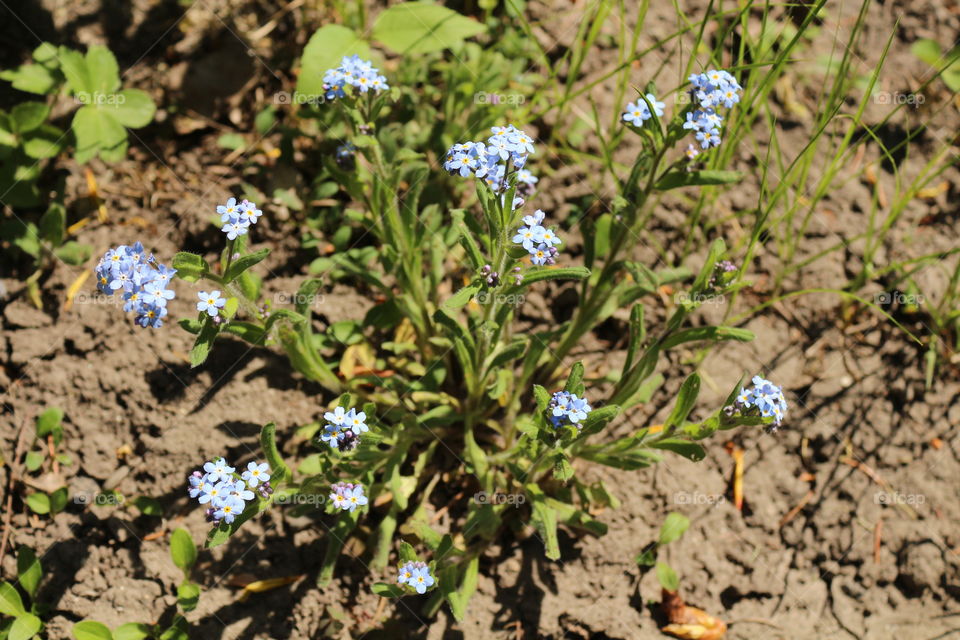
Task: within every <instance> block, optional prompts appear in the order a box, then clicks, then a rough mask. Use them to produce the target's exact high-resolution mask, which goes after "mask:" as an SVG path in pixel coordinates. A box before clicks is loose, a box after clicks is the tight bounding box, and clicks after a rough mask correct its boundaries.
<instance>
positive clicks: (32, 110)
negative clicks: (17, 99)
mask: <svg viewBox="0 0 960 640" xmlns="http://www.w3.org/2000/svg"><path fill="white" fill-rule="evenodd" d="M49 114H50V107H48V106H47V105H46V104H44V103H42V102H21V103H20V104H18V105H15V106H14V107H13V109H11V110H10V120H11V122H12V124H13V131H14V133H27V132H28V131H33V130H34V129H36V128H37V127H39V126H40V125H41V124H43V122H44V121H45V120H46V119H47V116H48V115H49Z"/></svg>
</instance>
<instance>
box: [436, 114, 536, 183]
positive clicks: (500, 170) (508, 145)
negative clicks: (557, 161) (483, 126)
mask: <svg viewBox="0 0 960 640" xmlns="http://www.w3.org/2000/svg"><path fill="white" fill-rule="evenodd" d="M490 131H491V132H492V133H493V135H492V136H490V137H489V138H487V141H486V142H485V143H484V142H458V143H457V144H455V145H453V146H452V147H450V150H449V151H447V156H446V159H445V160H444V163H443V168H444V169H445V170H447V171H448V172H449V173H450V174H451V175H453V174H459V175H460V176H461V177H463V178H468V177H470V176H474V177H476V178H479V179H480V180H483V181H484V182H486V183H487V184H488V185H489V186H490V188H491V189H493V190H494V191H502V190H504V189H505V188H506V186H507V180H506V178H507V175H508V174H509V173H510V171H512V170H514V169H516V170H518V175H517V178H518V182H519V183H521V184H524V185H526V186H525V187H524V188H523V190H524V191H529V192H530V193H532V189H531V187H533V185H534V184H536V182H537V179H536V177H535V176H534V175H533V174H531V173H530V172H529V171H527V172H526V173H523V174H522V175H521V174H520V173H519V170H522V169H523V167H524V165H525V164H526V162H527V156H529V155H530V154H531V153H534V147H533V138H531V137H530V136H528V135H527V134H526V133H524V132H523V131H521V130H520V129H517V128H516V127H514V126H513V125H512V124H508V125H507V126H505V127H491V128H490ZM519 189H520V187H519V186H518V190H519Z"/></svg>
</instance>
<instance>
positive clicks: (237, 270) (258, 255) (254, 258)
mask: <svg viewBox="0 0 960 640" xmlns="http://www.w3.org/2000/svg"><path fill="white" fill-rule="evenodd" d="M268 255H270V249H261V250H260V251H255V252H253V253H250V254H247V255H245V256H240V257H239V258H237V259H236V260H234V261H233V262H232V263H231V264H230V266H229V267H228V268H227V271H226V272H225V273H224V274H223V281H224V282H225V283H230V282H233V281H234V280H236V279H237V278H238V277H240V274H241V273H243V272H244V271H246V270H247V269H249V268H250V267H252V266H253V265H255V264H257V263H258V262H261V261H262V260H263V259H264V258H266V257H267V256H268Z"/></svg>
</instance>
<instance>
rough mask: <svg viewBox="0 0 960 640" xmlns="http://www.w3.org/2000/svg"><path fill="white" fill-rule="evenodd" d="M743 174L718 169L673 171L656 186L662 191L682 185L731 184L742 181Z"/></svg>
mask: <svg viewBox="0 0 960 640" xmlns="http://www.w3.org/2000/svg"><path fill="white" fill-rule="evenodd" d="M742 178H743V174H742V173H740V172H739V171H718V170H712V169H704V170H703V171H671V172H669V173H667V174H666V175H665V176H663V177H662V178H660V180H659V181H658V182H657V185H656V188H657V189H658V190H660V191H668V190H670V189H678V188H680V187H695V186H703V185H713V184H730V183H732V182H740V180H741V179H742Z"/></svg>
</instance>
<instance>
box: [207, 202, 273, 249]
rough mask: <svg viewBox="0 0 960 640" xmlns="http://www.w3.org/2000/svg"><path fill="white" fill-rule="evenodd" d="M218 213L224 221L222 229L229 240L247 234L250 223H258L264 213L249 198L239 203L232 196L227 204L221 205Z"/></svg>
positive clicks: (221, 220)
mask: <svg viewBox="0 0 960 640" xmlns="http://www.w3.org/2000/svg"><path fill="white" fill-rule="evenodd" d="M217 213H219V214H220V222H222V223H223V227H221V228H220V230H221V231H223V232H224V233H225V234H227V238H228V239H229V240H234V239H235V238H236V237H237V236H244V235H247V231H249V230H250V225H252V224H256V223H257V219H258V218H259V217H260V216H262V215H263V211H260V209H257V205H255V204H254V203H252V202H250V201H249V200H244V201H243V202H240V203H237V199H236V198H230V199H229V200H227V204H221V205H219V206H218V207H217Z"/></svg>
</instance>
